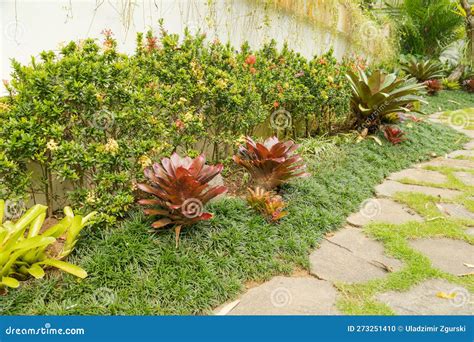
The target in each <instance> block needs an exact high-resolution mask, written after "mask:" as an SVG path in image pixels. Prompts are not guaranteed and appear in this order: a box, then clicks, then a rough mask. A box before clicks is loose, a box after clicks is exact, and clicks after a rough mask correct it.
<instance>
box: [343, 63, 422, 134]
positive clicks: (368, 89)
mask: <svg viewBox="0 0 474 342" xmlns="http://www.w3.org/2000/svg"><path fill="white" fill-rule="evenodd" d="M347 79H348V80H349V84H350V86H351V90H352V98H351V107H352V111H353V113H354V115H355V118H356V126H357V128H363V129H364V128H367V129H369V131H370V132H371V133H372V132H373V131H376V130H377V129H378V127H379V126H380V124H381V123H382V122H384V120H385V119H386V118H387V117H388V116H389V115H390V114H392V113H400V112H409V111H410V109H409V108H410V107H413V104H414V103H416V102H425V101H423V99H422V98H421V97H420V95H421V94H422V93H423V92H424V90H425V86H424V85H423V84H419V83H418V82H417V81H416V80H415V79H413V78H399V77H397V75H395V74H386V73H384V72H382V71H381V70H377V71H375V72H373V73H372V74H370V75H367V74H366V72H365V71H364V70H361V69H359V71H358V72H357V73H356V72H352V71H350V72H349V73H348V74H347Z"/></svg>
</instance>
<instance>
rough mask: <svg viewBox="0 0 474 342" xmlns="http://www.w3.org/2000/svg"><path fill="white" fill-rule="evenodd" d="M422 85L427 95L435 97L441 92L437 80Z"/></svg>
mask: <svg viewBox="0 0 474 342" xmlns="http://www.w3.org/2000/svg"><path fill="white" fill-rule="evenodd" d="M423 84H424V85H425V86H426V89H427V91H428V94H429V95H436V94H438V92H440V91H441V90H443V84H442V83H441V81H440V80H437V79H432V80H428V81H425V82H424V83H423Z"/></svg>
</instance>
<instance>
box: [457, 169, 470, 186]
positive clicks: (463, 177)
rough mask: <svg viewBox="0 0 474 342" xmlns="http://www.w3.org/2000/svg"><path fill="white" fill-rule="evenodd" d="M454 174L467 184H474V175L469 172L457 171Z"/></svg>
mask: <svg viewBox="0 0 474 342" xmlns="http://www.w3.org/2000/svg"><path fill="white" fill-rule="evenodd" d="M454 176H455V177H456V178H457V179H459V180H460V181H461V182H463V183H464V184H465V185H468V186H474V175H473V174H472V173H469V172H455V173H454Z"/></svg>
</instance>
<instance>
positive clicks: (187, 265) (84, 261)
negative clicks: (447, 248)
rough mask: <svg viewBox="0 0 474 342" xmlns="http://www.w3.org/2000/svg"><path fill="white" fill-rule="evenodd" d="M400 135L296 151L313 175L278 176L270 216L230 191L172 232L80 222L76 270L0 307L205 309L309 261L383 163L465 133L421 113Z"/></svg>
mask: <svg viewBox="0 0 474 342" xmlns="http://www.w3.org/2000/svg"><path fill="white" fill-rule="evenodd" d="M401 126H402V128H403V129H404V130H405V131H406V132H407V137H408V138H409V140H408V141H406V142H404V143H403V144H400V145H396V146H392V145H391V144H389V143H388V142H384V143H383V145H382V146H379V145H378V144H377V143H376V142H375V141H373V140H365V141H363V142H361V143H359V144H354V143H353V141H347V142H343V143H338V144H336V145H334V144H332V148H331V149H330V152H327V153H325V154H324V157H320V156H319V155H311V153H310V152H308V153H307V154H306V155H305V159H306V160H307V162H308V170H309V172H311V174H312V176H311V177H309V178H306V179H300V180H297V181H294V182H292V183H291V185H287V186H285V187H284V189H283V195H284V197H285V199H286V200H288V203H289V208H288V209H289V216H287V217H286V218H284V219H283V220H282V221H281V222H280V224H278V225H270V224H268V223H266V221H265V220H264V219H263V218H262V217H261V216H260V215H258V214H256V213H254V212H253V211H251V210H250V209H249V208H248V207H247V205H246V203H245V202H244V201H243V200H241V199H239V198H232V197H227V198H224V199H222V200H219V201H218V202H215V203H212V204H211V208H210V211H211V212H213V213H214V214H215V216H214V218H213V219H212V220H211V221H208V222H206V223H200V224H199V225H197V226H195V227H191V228H189V229H185V230H183V232H182V233H181V243H180V248H179V249H176V248H175V241H174V236H173V234H170V232H169V231H167V230H166V231H162V232H160V233H159V234H149V230H150V229H149V226H150V222H151V221H150V220H148V219H146V218H144V216H142V214H140V213H138V212H137V213H136V214H133V215H132V217H131V218H130V219H127V220H126V221H124V222H122V223H121V224H120V227H117V228H114V229H108V230H100V229H97V228H96V229H94V230H91V228H87V229H86V230H85V232H84V233H83V234H84V237H83V238H82V239H81V240H80V241H79V243H78V245H77V249H76V251H75V253H74V254H73V256H72V257H71V258H70V260H71V262H73V263H75V264H77V265H79V266H81V267H82V268H84V269H86V270H87V272H88V274H89V276H88V278H86V279H84V280H77V279H76V278H74V277H72V276H69V275H66V274H60V273H49V274H48V275H47V276H46V278H45V279H42V280H30V281H28V282H26V283H23V284H22V286H21V288H20V289H18V290H10V292H9V294H8V295H7V296H1V297H0V308H1V313H2V314H30V315H31V314H49V315H74V314H78V315H85V314H126V315H162V314H205V313H210V311H211V310H212V309H213V308H214V307H216V306H218V305H220V304H222V303H223V302H225V301H227V300H229V299H232V298H235V297H236V296H237V295H238V294H239V293H241V292H242V291H243V290H244V288H245V286H246V284H249V283H250V282H255V281H257V282H258V281H263V280H266V279H269V278H270V277H272V276H274V275H277V274H291V273H292V272H293V271H294V270H296V269H298V268H307V267H308V253H309V252H310V250H311V249H313V248H314V247H315V246H317V244H318V242H319V241H320V240H321V238H322V237H323V236H324V234H325V233H327V232H329V231H333V230H335V229H338V228H340V227H341V225H342V224H343V222H344V220H345V218H346V217H347V216H348V215H349V214H350V213H351V212H353V211H356V210H357V208H358V207H359V205H360V204H361V203H362V201H363V200H365V199H367V198H369V197H371V196H372V194H373V191H374V187H375V185H377V184H378V183H380V182H381V181H382V180H383V179H384V178H385V177H386V176H387V175H388V174H389V173H391V172H394V171H397V170H401V169H403V168H406V167H408V166H409V165H411V164H413V163H416V162H419V161H422V160H427V159H430V158H432V157H434V156H437V155H441V154H444V153H447V152H449V151H452V150H455V149H457V148H459V146H461V145H462V144H463V143H464V142H465V141H466V139H465V137H463V136H462V135H460V134H458V133H456V132H454V131H453V130H451V129H450V128H447V127H444V126H440V125H437V124H430V123H426V122H421V123H413V122H410V123H406V124H403V125H401Z"/></svg>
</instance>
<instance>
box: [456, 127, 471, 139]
mask: <svg viewBox="0 0 474 342" xmlns="http://www.w3.org/2000/svg"><path fill="white" fill-rule="evenodd" d="M458 131H459V132H461V133H463V134H465V135H467V136H468V137H469V138H471V139H474V131H473V130H470V129H458Z"/></svg>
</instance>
